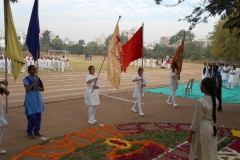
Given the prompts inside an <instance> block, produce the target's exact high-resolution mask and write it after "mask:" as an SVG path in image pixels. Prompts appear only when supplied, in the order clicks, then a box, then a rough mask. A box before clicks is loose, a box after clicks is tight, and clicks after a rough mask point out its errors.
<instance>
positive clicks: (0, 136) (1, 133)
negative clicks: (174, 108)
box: [0, 127, 3, 145]
mask: <svg viewBox="0 0 240 160" xmlns="http://www.w3.org/2000/svg"><path fill="white" fill-rule="evenodd" d="M2 136H3V127H0V145H1V143H2Z"/></svg>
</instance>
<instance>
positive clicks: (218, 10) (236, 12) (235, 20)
mask: <svg viewBox="0 0 240 160" xmlns="http://www.w3.org/2000/svg"><path fill="white" fill-rule="evenodd" d="M163 1H164V0H155V2H156V4H157V5H164V2H163ZM185 1H187V0H178V3H177V4H173V5H166V6H176V5H178V4H181V3H183V2H185ZM217 15H218V16H220V17H221V20H223V19H226V18H228V19H227V20H226V21H225V22H224V24H223V25H222V27H224V28H227V29H229V30H230V31H231V32H232V31H233V30H234V29H235V28H237V29H238V30H237V31H235V33H236V34H237V35H238V36H240V1H239V0H202V1H200V2H199V1H198V5H197V6H195V7H194V9H193V10H192V13H191V14H189V15H188V16H186V17H185V18H183V19H179V21H180V20H184V21H187V22H188V23H190V24H191V25H190V27H189V30H192V29H193V28H194V27H195V26H196V25H197V24H199V23H202V22H203V23H207V22H208V21H207V19H208V18H209V17H215V16H217Z"/></svg>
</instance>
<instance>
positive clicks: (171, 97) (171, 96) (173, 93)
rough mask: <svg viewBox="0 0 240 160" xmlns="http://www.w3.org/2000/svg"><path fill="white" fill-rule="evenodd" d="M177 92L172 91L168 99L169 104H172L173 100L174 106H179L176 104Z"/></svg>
mask: <svg viewBox="0 0 240 160" xmlns="http://www.w3.org/2000/svg"><path fill="white" fill-rule="evenodd" d="M175 92H176V91H175V90H171V93H170V95H169V97H168V100H167V101H168V102H170V100H171V99H172V102H173V104H177V103H176V101H175Z"/></svg>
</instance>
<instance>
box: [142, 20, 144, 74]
mask: <svg viewBox="0 0 240 160" xmlns="http://www.w3.org/2000/svg"><path fill="white" fill-rule="evenodd" d="M142 27H143V29H142V32H143V33H142V44H143V43H144V40H143V38H144V36H143V34H144V23H142ZM143 56H144V48H143V46H142V69H143Z"/></svg>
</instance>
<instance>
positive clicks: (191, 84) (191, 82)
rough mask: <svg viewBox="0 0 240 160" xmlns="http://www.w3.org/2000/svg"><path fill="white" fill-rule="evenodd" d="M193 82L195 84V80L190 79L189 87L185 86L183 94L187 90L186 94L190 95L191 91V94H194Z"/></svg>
mask: <svg viewBox="0 0 240 160" xmlns="http://www.w3.org/2000/svg"><path fill="white" fill-rule="evenodd" d="M193 82H194V79H190V80H189V81H188V84H187V86H183V88H182V92H183V90H185V94H188V95H190V90H191V94H192V86H193Z"/></svg>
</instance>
